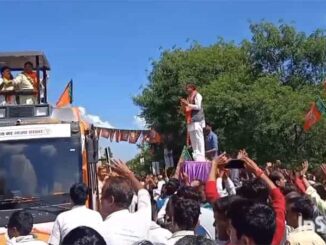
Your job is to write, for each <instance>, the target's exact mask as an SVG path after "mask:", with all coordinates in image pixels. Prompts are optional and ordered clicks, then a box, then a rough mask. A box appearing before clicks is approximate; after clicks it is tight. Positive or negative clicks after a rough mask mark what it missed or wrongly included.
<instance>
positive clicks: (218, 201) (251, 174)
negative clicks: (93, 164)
mask: <svg viewBox="0 0 326 245" xmlns="http://www.w3.org/2000/svg"><path fill="white" fill-rule="evenodd" d="M238 159H239V160H241V161H242V162H243V164H244V167H245V168H243V169H238V173H239V176H238V180H237V181H235V180H232V177H231V175H230V170H228V169H227V168H225V167H226V166H227V164H228V162H229V159H228V158H227V157H226V155H225V154H221V155H219V156H218V157H216V158H214V160H213V161H212V163H211V171H210V173H209V177H208V179H207V181H206V183H203V182H201V181H198V180H194V181H192V182H189V177H188V176H187V174H186V173H183V172H180V169H182V164H183V162H184V161H183V159H182V158H181V159H180V161H179V163H178V166H177V168H176V170H175V172H174V173H173V175H171V176H169V178H168V177H164V176H152V175H148V176H146V177H145V178H140V177H137V176H136V175H135V174H134V173H133V172H132V171H131V170H130V169H129V168H128V166H127V165H126V164H124V163H123V162H121V161H115V163H114V165H113V166H112V173H111V174H109V175H107V172H106V171H105V168H100V169H99V179H100V181H101V182H102V183H103V187H102V191H101V205H100V206H101V207H100V212H97V211H93V210H90V209H88V208H87V207H86V206H85V204H86V200H87V194H88V189H87V187H86V186H85V185H84V184H75V185H74V186H72V187H71V190H70V196H71V200H72V203H73V204H74V206H73V208H72V209H71V210H69V211H66V212H63V213H61V214H60V215H58V217H57V219H56V221H55V223H54V226H53V230H52V234H51V236H50V239H49V241H48V242H49V244H52V245H59V244H63V245H65V244H76V245H77V244H111V245H127V244H130V245H132V244H167V245H172V244H176V245H185V244H190V245H192V244H199V245H201V244H203V245H204V244H205V245H206V244H218V245H224V244H230V245H238V244H239V245H240V244H247V245H259V244H272V245H281V244H301V245H310V244H311V245H313V244H314V245H321V244H326V243H325V239H326V226H325V225H326V216H325V211H326V201H325V198H326V191H325V188H324V180H323V179H320V180H319V181H318V180H317V179H316V177H315V176H314V175H311V174H310V173H309V172H308V168H309V165H308V162H307V161H305V162H304V163H303V164H302V167H301V168H300V169H297V170H296V171H289V170H287V169H285V168H283V167H282V165H281V163H280V162H277V163H274V164H272V163H268V164H266V167H264V168H260V167H259V166H258V165H257V164H256V163H255V162H254V161H253V160H252V159H251V158H250V157H249V156H248V154H247V153H246V152H245V151H240V152H239V154H238ZM319 172H320V173H322V175H323V177H324V178H325V179H326V165H321V167H320V171H319ZM32 227H33V217H32V216H31V215H30V214H29V213H28V212H26V211H17V212H15V213H14V214H13V215H12V216H11V218H10V220H9V223H8V244H20V243H22V244H36V245H38V244H45V243H44V242H41V241H38V240H37V239H36V238H35V237H33V235H32V234H31V231H32Z"/></svg>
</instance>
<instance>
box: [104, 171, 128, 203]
mask: <svg viewBox="0 0 326 245" xmlns="http://www.w3.org/2000/svg"><path fill="white" fill-rule="evenodd" d="M133 195H134V192H133V189H132V187H131V185H130V182H129V181H128V180H127V179H126V178H123V177H121V176H114V177H111V178H109V179H108V180H107V181H106V183H105V185H104V187H103V191H102V197H103V198H108V197H113V198H114V203H115V204H116V205H118V206H119V207H120V208H128V207H129V206H130V204H131V201H132V198H133Z"/></svg>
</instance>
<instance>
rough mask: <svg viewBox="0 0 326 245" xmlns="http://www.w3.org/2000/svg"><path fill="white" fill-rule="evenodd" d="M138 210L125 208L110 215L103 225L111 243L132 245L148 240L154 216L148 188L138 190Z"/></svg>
mask: <svg viewBox="0 0 326 245" xmlns="http://www.w3.org/2000/svg"><path fill="white" fill-rule="evenodd" d="M137 196H138V210H137V211H136V212H135V213H130V212H129V210H128V209H123V210H120V211H117V212H114V213H112V214H111V215H109V216H108V217H107V218H106V219H105V221H104V223H103V226H102V229H101V230H102V231H103V237H104V239H105V241H106V243H107V244H110V245H131V244H133V243H135V242H138V241H142V240H146V239H147V237H148V234H149V229H150V226H151V221H152V220H151V217H152V207H151V200H150V196H149V193H148V191H147V190H145V189H141V190H139V191H138V195H137Z"/></svg>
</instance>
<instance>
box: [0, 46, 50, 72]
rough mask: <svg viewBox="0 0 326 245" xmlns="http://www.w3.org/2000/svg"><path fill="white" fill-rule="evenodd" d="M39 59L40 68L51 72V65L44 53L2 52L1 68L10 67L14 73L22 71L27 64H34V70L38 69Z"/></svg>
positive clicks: (0, 53) (0, 55)
mask: <svg viewBox="0 0 326 245" xmlns="http://www.w3.org/2000/svg"><path fill="white" fill-rule="evenodd" d="M37 57H38V59H39V68H40V69H45V70H48V71H49V70H50V69H51V68H50V64H49V62H48V60H47V58H46V56H45V54H44V53H43V52H40V51H25V52H0V67H3V66H9V67H10V69H11V70H13V71H21V70H23V68H24V64H25V63H26V62H28V61H29V62H32V64H33V65H34V68H37V64H36V60H37Z"/></svg>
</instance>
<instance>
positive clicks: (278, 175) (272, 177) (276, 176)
mask: <svg viewBox="0 0 326 245" xmlns="http://www.w3.org/2000/svg"><path fill="white" fill-rule="evenodd" d="M268 177H269V178H270V180H271V181H273V183H274V184H275V185H277V184H276V181H280V180H281V179H282V176H281V173H280V172H279V171H273V172H271V174H270V175H269V176H268Z"/></svg>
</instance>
